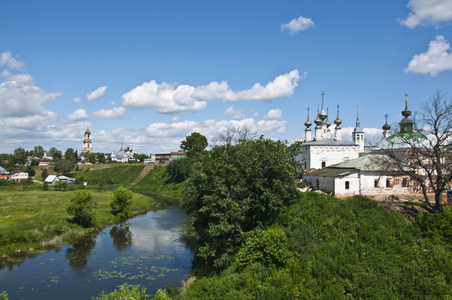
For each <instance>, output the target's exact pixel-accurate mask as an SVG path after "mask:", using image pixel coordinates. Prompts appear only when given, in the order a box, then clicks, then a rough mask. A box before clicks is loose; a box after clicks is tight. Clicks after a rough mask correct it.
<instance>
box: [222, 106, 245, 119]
mask: <svg viewBox="0 0 452 300" xmlns="http://www.w3.org/2000/svg"><path fill="white" fill-rule="evenodd" d="M224 115H225V116H226V117H229V118H231V119H232V120H242V119H245V118H246V115H245V113H244V112H243V110H235V109H234V106H231V107H229V108H228V109H226V110H225V111H224Z"/></svg>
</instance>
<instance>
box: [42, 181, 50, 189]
mask: <svg viewBox="0 0 452 300" xmlns="http://www.w3.org/2000/svg"><path fill="white" fill-rule="evenodd" d="M42 189H43V190H44V191H48V190H49V184H48V183H47V182H44V183H43V184H42Z"/></svg>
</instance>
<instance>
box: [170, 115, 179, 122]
mask: <svg viewBox="0 0 452 300" xmlns="http://www.w3.org/2000/svg"><path fill="white" fill-rule="evenodd" d="M179 121H180V117H179V116H173V117H171V122H173V123H174V122H179Z"/></svg>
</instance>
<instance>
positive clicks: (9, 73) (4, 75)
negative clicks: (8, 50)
mask: <svg viewBox="0 0 452 300" xmlns="http://www.w3.org/2000/svg"><path fill="white" fill-rule="evenodd" d="M11 75H12V74H11V72H10V71H8V70H3V71H2V77H5V78H6V77H9V76H11Z"/></svg>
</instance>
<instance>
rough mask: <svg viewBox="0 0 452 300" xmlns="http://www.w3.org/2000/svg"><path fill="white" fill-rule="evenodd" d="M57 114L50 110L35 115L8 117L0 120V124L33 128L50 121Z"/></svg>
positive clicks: (18, 127)
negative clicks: (44, 113) (43, 113)
mask: <svg viewBox="0 0 452 300" xmlns="http://www.w3.org/2000/svg"><path fill="white" fill-rule="evenodd" d="M56 116H57V114H56V113H54V112H48V113H47V114H46V115H33V116H26V117H11V118H7V119H2V120H0V124H2V123H4V124H2V126H4V125H6V124H7V125H8V126H9V127H13V128H15V129H31V130H33V129H34V128H36V127H38V126H39V125H41V124H43V123H49V122H50V120H51V119H52V118H55V117H56Z"/></svg>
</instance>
